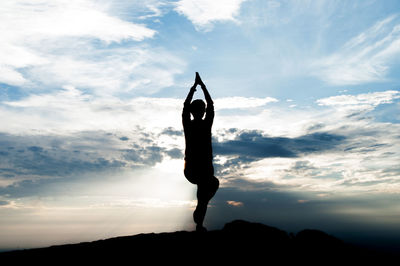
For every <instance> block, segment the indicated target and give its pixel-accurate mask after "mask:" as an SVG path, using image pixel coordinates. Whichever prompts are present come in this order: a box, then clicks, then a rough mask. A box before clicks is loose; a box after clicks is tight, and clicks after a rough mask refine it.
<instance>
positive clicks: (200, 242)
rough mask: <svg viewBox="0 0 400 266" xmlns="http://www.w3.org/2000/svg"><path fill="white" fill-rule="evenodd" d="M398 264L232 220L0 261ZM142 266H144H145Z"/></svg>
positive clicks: (15, 254) (321, 236)
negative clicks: (211, 227)
mask: <svg viewBox="0 0 400 266" xmlns="http://www.w3.org/2000/svg"><path fill="white" fill-rule="evenodd" d="M394 259H398V256H395V255H393V254H391V255H389V254H385V253H382V252H378V251H374V250H368V249H364V248H361V247H357V246H354V245H350V244H347V243H345V242H343V241H341V240H340V239H338V238H335V237H334V236H331V235H328V234H326V233H324V232H322V231H318V230H310V229H308V230H303V231H301V232H299V233H297V234H296V235H293V234H288V233H287V232H285V231H282V230H280V229H278V228H274V227H270V226H267V225H264V224H261V223H251V222H247V221H242V220H235V221H233V222H230V223H227V224H226V225H225V226H224V227H223V228H222V229H221V230H214V231H209V232H205V233H198V232H188V231H178V232H171V233H159V234H155V233H150V234H138V235H133V236H123V237H116V238H110V239H106V240H98V241H93V242H85V243H79V244H69V245H60V246H52V247H47V248H37V249H27V250H18V251H11V252H4V253H0V261H5V260H9V261H12V262H13V263H16V262H29V263H33V262H39V263H41V264H58V263H74V264H81V263H84V262H85V263H86V262H90V263H91V264H93V263H99V262H100V263H102V262H113V263H116V262H117V263H118V262H121V263H122V262H123V263H124V264H126V263H129V264H137V263H138V262H141V263H140V264H146V265H147V264H155V263H159V262H162V263H176V262H178V263H185V264H192V263H196V264H201V263H207V264H209V263H234V264H237V263H254V264H255V263H257V264H259V263H260V262H265V263H263V264H269V263H270V262H274V263H287V262H291V263H297V262H302V263H303V262H307V263H313V264H321V265H323V264H331V263H343V262H351V261H352V262H357V263H358V264H359V263H368V264H369V263H379V264H381V263H382V262H389V261H392V260H394ZM144 262H145V263H144Z"/></svg>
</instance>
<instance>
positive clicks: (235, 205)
mask: <svg viewBox="0 0 400 266" xmlns="http://www.w3.org/2000/svg"><path fill="white" fill-rule="evenodd" d="M226 203H227V204H228V205H230V206H233V207H242V206H243V202H240V201H234V200H227V201H226Z"/></svg>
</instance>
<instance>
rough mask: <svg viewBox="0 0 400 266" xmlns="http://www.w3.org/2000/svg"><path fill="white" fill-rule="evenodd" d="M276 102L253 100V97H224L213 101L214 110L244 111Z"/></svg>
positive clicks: (269, 99) (270, 99)
mask: <svg viewBox="0 0 400 266" xmlns="http://www.w3.org/2000/svg"><path fill="white" fill-rule="evenodd" d="M273 102H278V100H277V99H275V98H272V97H265V98H254V97H225V98H220V99H216V100H215V101H214V104H215V109H216V110H221V109H245V108H255V107H260V106H264V105H266V104H268V103H273Z"/></svg>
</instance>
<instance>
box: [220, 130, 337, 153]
mask: <svg viewBox="0 0 400 266" xmlns="http://www.w3.org/2000/svg"><path fill="white" fill-rule="evenodd" d="M344 140H345V137H344V136H340V135H336V134H331V133H327V132H319V133H312V134H308V135H304V136H300V137H297V138H286V137H268V136H264V135H263V134H262V132H260V131H256V130H253V131H241V132H240V133H239V134H238V135H237V136H236V138H235V139H233V140H228V141H223V142H217V141H216V140H214V151H215V154H219V155H238V156H244V157H250V158H253V159H262V158H268V157H289V158H290V157H298V156H300V155H302V154H307V153H316V152H323V151H328V150H332V149H334V148H336V147H337V146H338V145H339V144H341V143H343V141H344Z"/></svg>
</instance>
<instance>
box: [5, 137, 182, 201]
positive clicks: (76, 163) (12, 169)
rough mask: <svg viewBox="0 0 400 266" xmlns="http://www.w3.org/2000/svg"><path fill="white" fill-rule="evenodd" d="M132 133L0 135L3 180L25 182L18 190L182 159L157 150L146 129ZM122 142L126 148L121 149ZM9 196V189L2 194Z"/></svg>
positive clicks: (177, 152) (176, 151)
mask: <svg viewBox="0 0 400 266" xmlns="http://www.w3.org/2000/svg"><path fill="white" fill-rule="evenodd" d="M131 133H132V137H130V136H129V137H128V136H124V137H121V136H117V135H116V134H111V133H109V132H103V131H96V132H78V133H76V134H74V135H69V136H62V135H24V136H22V135H12V134H5V133H0V158H1V160H0V178H2V179H9V180H10V182H11V183H12V179H15V180H23V181H22V182H21V181H18V183H15V184H14V185H16V186H15V187H14V190H18V188H21V187H22V186H26V187H33V186H35V185H43V184H42V183H43V182H44V183H46V182H51V181H50V180H51V179H62V180H64V179H65V180H72V179H74V178H75V177H79V176H80V177H81V176H82V175H84V174H85V173H96V172H104V171H109V170H111V171H113V170H114V171H115V170H117V169H120V168H138V167H140V168H141V167H145V166H153V165H155V164H156V163H158V162H161V161H162V160H163V158H164V157H165V156H169V157H172V158H182V151H181V150H180V149H178V148H173V147H172V148H165V147H160V146H157V145H156V136H155V134H152V133H149V132H144V131H143V129H137V130H136V131H135V130H134V132H131ZM121 140H123V141H124V144H125V143H126V144H125V145H122V146H121ZM124 146H125V147H126V148H124ZM38 180H41V181H40V182H39V181H38ZM43 180H44V181H43ZM15 182H16V181H15ZM8 188H10V187H8ZM7 193H8V192H7V188H6V189H2V192H1V193H0V194H3V195H4V194H7ZM26 193H28V191H26Z"/></svg>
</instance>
